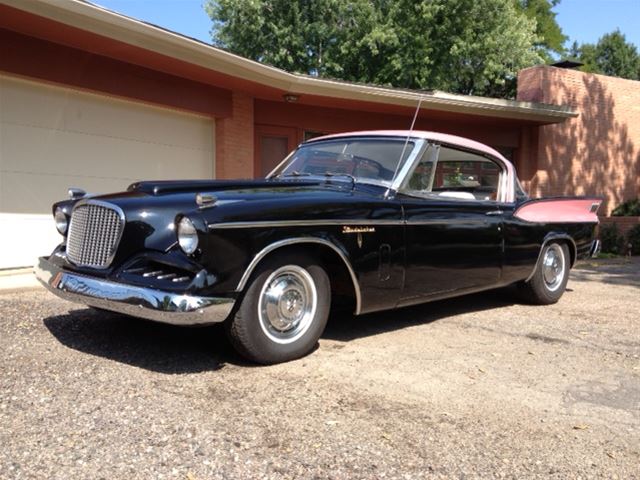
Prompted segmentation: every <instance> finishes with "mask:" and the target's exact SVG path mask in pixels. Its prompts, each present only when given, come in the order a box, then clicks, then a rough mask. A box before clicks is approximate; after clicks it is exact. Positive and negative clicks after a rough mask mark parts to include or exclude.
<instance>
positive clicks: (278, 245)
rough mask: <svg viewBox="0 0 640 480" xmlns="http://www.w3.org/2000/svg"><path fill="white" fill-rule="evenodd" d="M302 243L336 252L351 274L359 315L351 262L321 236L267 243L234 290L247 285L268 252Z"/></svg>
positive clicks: (354, 273) (358, 296) (354, 277)
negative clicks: (322, 246)
mask: <svg viewBox="0 0 640 480" xmlns="http://www.w3.org/2000/svg"><path fill="white" fill-rule="evenodd" d="M302 243H314V244H319V245H324V246H325V247H329V248H331V249H332V250H333V251H334V252H336V253H337V254H338V256H339V257H340V259H341V260H342V261H343V262H344V265H345V266H346V267H347V270H348V271H349V275H350V276H351V281H352V282H353V289H354V291H355V294H356V310H355V314H356V315H359V314H360V311H361V309H362V296H361V293H360V283H359V282H358V277H357V276H356V272H355V271H354V270H353V267H352V266H351V263H350V262H349V259H348V258H347V256H346V255H345V253H344V252H343V251H342V250H340V248H338V247H337V246H336V245H334V244H333V243H331V242H330V241H329V240H325V239H323V238H317V237H299V238H287V239H285V240H279V241H277V242H274V243H272V244H270V245H267V246H266V247H265V248H263V249H262V250H260V251H259V252H258V253H257V254H256V255H255V256H254V257H253V259H252V260H251V262H250V263H249V266H248V267H247V269H246V270H245V271H244V273H243V274H242V278H240V282H239V283H238V286H237V287H236V292H241V291H242V290H244V287H245V286H246V285H247V282H248V281H249V277H251V274H252V273H253V271H254V270H255V268H256V267H257V266H258V264H259V263H260V261H261V260H262V259H263V258H264V257H266V256H267V255H268V254H269V253H271V252H273V251H274V250H277V249H278V248H282V247H286V246H288V245H297V244H302Z"/></svg>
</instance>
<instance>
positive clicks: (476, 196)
mask: <svg viewBox="0 0 640 480" xmlns="http://www.w3.org/2000/svg"><path fill="white" fill-rule="evenodd" d="M432 151H433V149H432V148H429V149H427V150H426V151H425V153H424V154H423V156H422V158H421V159H420V160H419V161H418V163H417V164H416V166H415V168H414V170H413V172H411V174H409V175H408V177H407V181H406V182H405V184H404V185H403V188H402V190H403V192H404V193H406V194H408V195H418V196H424V195H428V196H431V197H433V196H435V195H437V196H439V197H447V198H458V199H461V200H479V201H483V200H496V199H497V198H498V189H499V185H500V177H501V174H502V169H501V167H500V165H498V164H497V163H496V162H494V161H492V160H490V159H488V158H486V157H484V156H482V155H478V154H476V153H471V152H465V151H463V150H456V149H453V148H450V147H440V149H439V153H438V159H437V162H434V158H433V157H434V155H433V152H432ZM434 165H435V167H434Z"/></svg>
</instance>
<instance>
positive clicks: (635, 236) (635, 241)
mask: <svg viewBox="0 0 640 480" xmlns="http://www.w3.org/2000/svg"><path fill="white" fill-rule="evenodd" d="M627 242H628V243H630V244H631V255H640V225H636V226H635V227H633V228H632V229H631V230H629V231H628V232H627Z"/></svg>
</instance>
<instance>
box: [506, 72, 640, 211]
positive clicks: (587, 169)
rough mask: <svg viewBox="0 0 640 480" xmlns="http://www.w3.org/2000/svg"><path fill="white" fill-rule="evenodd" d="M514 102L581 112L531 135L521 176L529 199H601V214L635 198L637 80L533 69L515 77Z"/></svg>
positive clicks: (638, 175) (639, 153) (639, 163)
mask: <svg viewBox="0 0 640 480" xmlns="http://www.w3.org/2000/svg"><path fill="white" fill-rule="evenodd" d="M518 100H523V101H533V102H542V103H551V104H556V105H558V104H565V105H571V106H572V107H574V108H575V109H576V110H577V111H578V112H579V113H580V114H579V116H578V117H577V118H573V119H570V120H567V121H566V122H563V123H559V124H554V125H546V126H543V127H540V128H539V130H538V132H537V135H535V136H533V137H532V139H531V155H530V157H529V161H530V165H529V168H527V169H526V170H525V173H526V174H525V175H524V178H522V180H523V181H524V183H525V188H528V190H529V192H530V193H531V194H532V195H534V196H541V195H598V196H602V197H604V199H605V201H604V204H603V206H602V209H601V211H600V213H601V214H608V213H610V212H611V210H612V209H613V208H615V207H616V206H617V205H619V204H620V203H622V202H623V201H625V200H629V199H632V198H636V197H637V196H639V195H640V82H637V81H633V80H624V79H620V78H614V77H607V76H604V75H594V74H587V73H583V72H580V71H577V70H567V69H562V68H555V67H549V66H537V67H532V68H528V69H526V70H522V71H521V72H520V73H519V75H518Z"/></svg>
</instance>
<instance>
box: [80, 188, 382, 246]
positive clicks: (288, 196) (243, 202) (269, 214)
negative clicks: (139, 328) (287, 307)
mask: <svg viewBox="0 0 640 480" xmlns="http://www.w3.org/2000/svg"><path fill="white" fill-rule="evenodd" d="M382 192H384V189H383V188H381V187H370V186H360V185H353V184H352V183H351V182H349V181H346V182H345V181H329V182H327V181H306V180H304V181H302V180H295V181H272V180H242V181H200V180H194V181H184V182H139V183H134V184H132V185H131V186H130V187H129V189H128V190H127V191H126V192H121V193H115V194H109V195H100V196H96V197H91V200H98V201H103V202H107V203H110V204H113V205H116V206H117V207H119V208H120V209H121V210H122V211H123V213H124V215H125V218H126V227H125V232H124V235H123V240H122V243H123V244H124V243H126V244H127V245H128V247H127V248H131V249H132V252H131V253H133V251H139V250H142V249H152V250H160V251H165V250H167V249H169V248H171V246H173V245H174V244H175V243H176V234H175V220H176V217H177V216H181V215H187V216H189V217H190V218H193V219H194V220H197V221H198V223H199V225H200V226H201V227H203V228H206V226H207V225H210V224H213V223H219V222H235V221H244V222H246V221H253V220H273V219H302V218H310V217H314V218H322V217H323V216H332V215H336V214H337V212H338V211H341V210H343V209H345V208H353V205H357V204H359V205H363V204H366V203H368V201H370V200H372V199H374V198H376V197H378V198H379V197H381V193H382ZM198 193H206V194H208V195H211V196H213V197H214V200H215V203H213V204H212V205H211V206H209V207H208V208H199V206H198V205H197V203H196V194H198ZM365 199H367V200H365ZM349 206H350V207H349ZM353 214H355V213H354V212H353V211H352V212H351V213H350V215H353ZM359 214H366V213H365V212H364V211H362V212H360V213H359Z"/></svg>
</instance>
